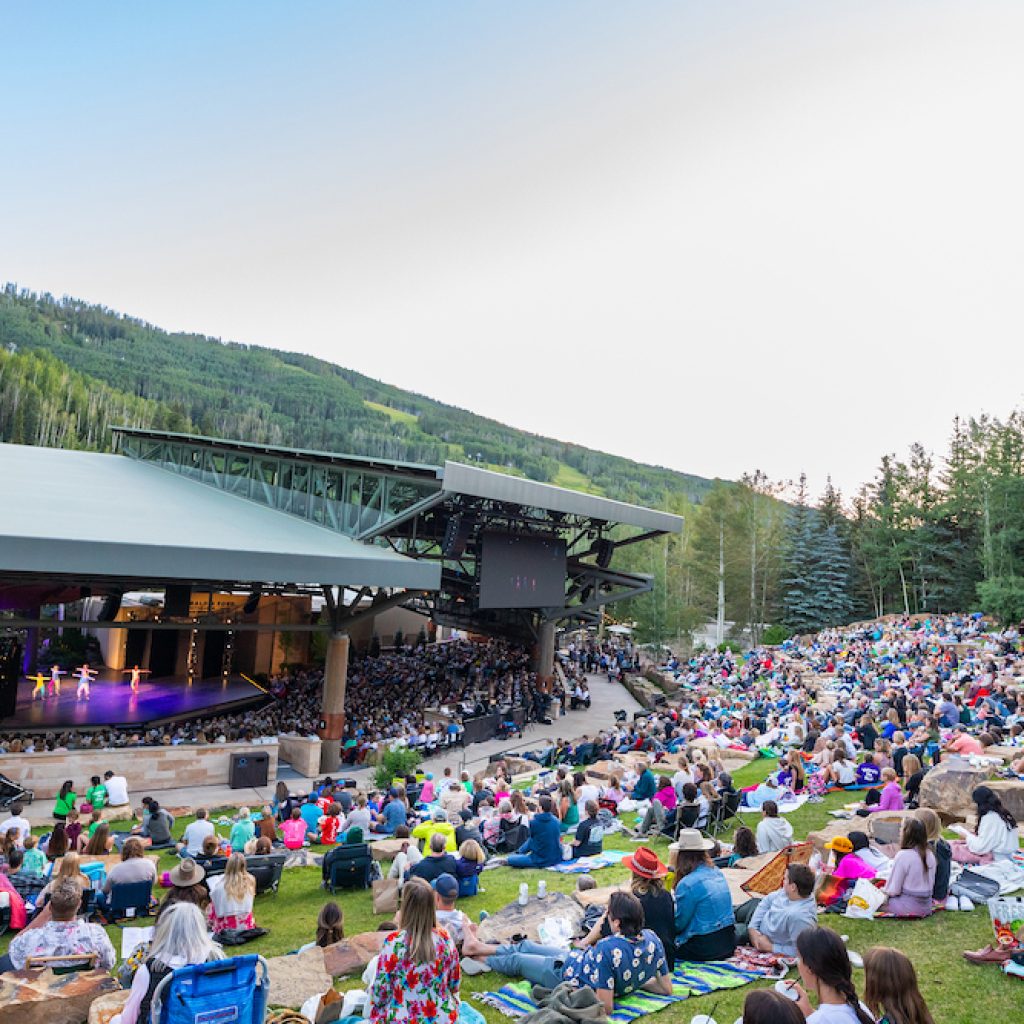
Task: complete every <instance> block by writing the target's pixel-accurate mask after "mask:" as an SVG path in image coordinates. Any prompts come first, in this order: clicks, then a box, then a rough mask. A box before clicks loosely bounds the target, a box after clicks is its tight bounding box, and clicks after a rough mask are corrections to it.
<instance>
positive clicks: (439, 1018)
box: [368, 836, 461, 1024]
mask: <svg viewBox="0 0 1024 1024" xmlns="http://www.w3.org/2000/svg"><path fill="white" fill-rule="evenodd" d="M434 839H441V852H442V853H444V840H443V837H441V836H433V837H431V841H433V840H434ZM446 856H450V854H447V855H446ZM377 965H378V967H377V973H376V976H375V977H374V980H373V984H372V985H371V986H370V991H369V993H368V997H369V998H368V1005H369V1019H370V1021H371V1024H405V1022H408V1024H420V1022H421V1021H422V1020H423V1019H424V1014H423V1011H422V1010H421V1009H419V1008H420V1007H424V1006H427V1005H429V1006H430V1008H431V1010H432V1011H433V1012H431V1013H430V1014H429V1019H430V1020H431V1021H433V1022H436V1024H456V1022H457V1020H458V1017H459V979H460V974H461V972H460V967H459V953H458V950H457V949H456V948H455V943H454V942H453V941H452V940H451V938H450V937H449V935H448V933H447V932H446V931H444V930H443V929H441V928H439V927H438V926H437V913H436V910H435V906H434V893H433V890H432V889H431V888H430V887H429V886H428V885H424V884H423V883H421V882H410V883H409V884H408V885H406V886H405V887H404V888H403V889H402V909H401V928H400V929H399V930H398V931H393V932H391V933H389V934H388V936H387V937H386V938H385V939H384V942H383V944H382V945H381V950H380V954H379V956H378V960H377Z"/></svg>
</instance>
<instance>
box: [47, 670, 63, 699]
mask: <svg viewBox="0 0 1024 1024" xmlns="http://www.w3.org/2000/svg"><path fill="white" fill-rule="evenodd" d="M62 675H64V669H62V668H61V667H60V665H51V666H50V693H49V696H50V697H59V696H60V677H61V676H62Z"/></svg>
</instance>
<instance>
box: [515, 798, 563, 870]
mask: <svg viewBox="0 0 1024 1024" xmlns="http://www.w3.org/2000/svg"><path fill="white" fill-rule="evenodd" d="M552 806H553V805H552V803H551V797H549V796H546V795H545V796H542V797H541V798H540V811H539V812H538V813H537V814H535V815H534V816H533V817H532V818H531V819H530V837H529V839H527V840H526V842H525V843H523V845H522V846H520V847H519V849H518V850H517V851H516V852H515V853H513V854H510V855H509V858H508V866H509V867H510V868H547V867H551V865H553V864H557V863H558V862H559V861H561V859H562V832H561V828H560V826H559V823H558V819H557V818H556V817H555V816H554V814H552V813H551V811H552Z"/></svg>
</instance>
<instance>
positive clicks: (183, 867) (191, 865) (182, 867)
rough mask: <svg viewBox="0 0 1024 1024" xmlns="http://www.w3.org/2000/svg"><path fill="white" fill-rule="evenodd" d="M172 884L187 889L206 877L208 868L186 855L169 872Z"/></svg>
mask: <svg viewBox="0 0 1024 1024" xmlns="http://www.w3.org/2000/svg"><path fill="white" fill-rule="evenodd" d="M168 875H169V876H170V879H171V884H172V885H177V886H179V887H181V888H183V889H187V888H188V887H189V886H190V885H197V884H198V883H199V882H201V881H202V880H203V879H204V878H205V877H206V869H205V868H204V867H202V865H200V864H197V863H196V862H195V861H194V860H193V859H192V858H191V857H186V858H185V860H183V861H182V862H181V863H180V864H179V865H178V866H177V867H175V868H171V870H170V871H169V872H168Z"/></svg>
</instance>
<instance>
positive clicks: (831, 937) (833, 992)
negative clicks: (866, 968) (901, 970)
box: [793, 928, 875, 1024]
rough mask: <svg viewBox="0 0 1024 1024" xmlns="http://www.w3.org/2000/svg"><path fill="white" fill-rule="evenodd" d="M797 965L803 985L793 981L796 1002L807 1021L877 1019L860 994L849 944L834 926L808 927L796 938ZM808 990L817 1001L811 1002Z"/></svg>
mask: <svg viewBox="0 0 1024 1024" xmlns="http://www.w3.org/2000/svg"><path fill="white" fill-rule="evenodd" d="M796 951H797V957H798V959H797V969H798V970H799V971H800V979H801V981H802V982H803V985H798V984H796V983H795V982H794V983H793V990H794V991H795V992H796V993H797V995H798V996H799V998H798V999H797V1004H796V1005H797V1006H798V1007H799V1008H800V1010H802V1011H803V1014H804V1016H805V1017H806V1018H807V1024H875V1019H874V1017H873V1016H872V1015H871V1013H870V1012H869V1011H868V1009H867V1008H866V1007H865V1006H864V1004H863V1003H862V1002H861V1001H860V1000H859V999H858V998H857V989H856V988H855V987H854V984H853V968H852V966H851V964H850V957H849V954H848V953H847V952H846V945H845V943H844V942H843V940H842V938H841V937H840V936H839V934H838V933H837V932H834V931H832V929H831V928H808V929H806V930H805V931H802V932H801V933H800V934H799V935H798V936H797V940H796ZM808 991H810V992H814V993H815V996H816V998H817V1001H818V1006H817V1008H815V1007H814V1006H813V1005H812V1004H811V999H810V996H809V995H808Z"/></svg>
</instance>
